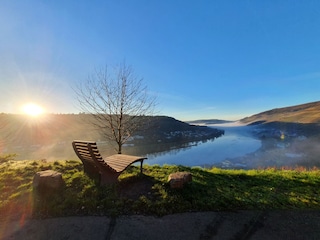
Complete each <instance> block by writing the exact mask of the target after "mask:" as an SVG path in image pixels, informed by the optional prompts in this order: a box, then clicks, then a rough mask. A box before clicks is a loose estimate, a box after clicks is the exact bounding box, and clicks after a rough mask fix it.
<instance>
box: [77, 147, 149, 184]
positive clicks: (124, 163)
mask: <svg viewBox="0 0 320 240" xmlns="http://www.w3.org/2000/svg"><path fill="white" fill-rule="evenodd" d="M72 146H73V149H74V151H75V153H76V154H77V156H78V157H79V158H80V160H81V161H82V163H83V166H84V172H85V173H86V174H87V175H88V176H89V177H91V178H93V179H95V180H96V181H98V183H99V184H100V185H104V184H109V183H115V182H117V181H118V177H119V175H120V174H121V173H122V172H123V171H124V170H126V168H127V167H129V166H130V165H131V164H133V163H136V162H140V173H142V164H143V160H145V159H147V158H146V157H139V156H132V155H125V154H115V155H112V156H109V157H106V158H103V157H102V156H101V155H100V153H99V149H98V146H97V144H96V142H93V141H73V142H72Z"/></svg>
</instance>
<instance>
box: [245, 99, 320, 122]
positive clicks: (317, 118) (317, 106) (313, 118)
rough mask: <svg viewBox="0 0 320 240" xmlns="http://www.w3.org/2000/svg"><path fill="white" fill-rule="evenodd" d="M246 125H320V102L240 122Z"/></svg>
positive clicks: (272, 111)
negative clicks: (277, 123)
mask: <svg viewBox="0 0 320 240" xmlns="http://www.w3.org/2000/svg"><path fill="white" fill-rule="evenodd" d="M240 121H241V122H243V123H246V124H252V123H259V122H260V123H262V122H275V121H277V122H293V123H320V101H317V102H311V103H305V104H300V105H296V106H290V107H283V108H275V109H272V110H269V111H265V112H261V113H258V114H255V115H252V116H250V117H246V118H243V119H241V120H240Z"/></svg>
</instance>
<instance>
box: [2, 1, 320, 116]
mask: <svg viewBox="0 0 320 240" xmlns="http://www.w3.org/2000/svg"><path fill="white" fill-rule="evenodd" d="M319 26H320V1H317V0H310V1H295V0H291V1H286V0H283V1H272V0H270V1H248V0H247V1H246V0H244V1H225V0H221V1H211V0H207V1H204V0H202V1H201V0H200V1H191V0H114V1H107V0H106V1H59V0H52V1H50V0H48V1H34V0H29V1H26V0H3V1H1V3H0V56H1V57H0V87H1V94H0V112H8V113H16V112H19V111H20V109H21V105H23V104H24V103H26V102H34V103H37V104H40V105H41V106H43V107H44V108H45V110H46V111H47V112H50V113H78V112H79V109H78V108H77V107H76V104H77V102H76V100H75V97H74V92H73V90H72V88H71V86H72V85H74V84H76V83H79V82H81V81H85V80H86V79H87V77H88V75H90V74H91V73H92V72H93V71H94V69H95V68H101V67H103V66H105V65H106V64H108V65H115V64H118V63H121V62H123V61H124V60H125V61H126V63H127V64H129V65H131V66H132V67H133V68H134V70H135V73H136V74H137V75H138V76H140V77H143V79H144V83H145V84H146V85H147V86H148V89H149V91H150V93H151V94H156V95H157V96H158V106H157V110H158V113H159V114H161V115H168V116H172V117H175V118H177V119H179V120H195V119H209V118H218V119H229V120H237V119H240V118H243V117H246V116H250V115H252V114H255V113H258V112H261V111H265V110H269V109H273V108H277V107H285V106H291V105H296V104H302V103H307V102H312V101H318V100H320V96H319V92H320V65H319V63H320V27H319Z"/></svg>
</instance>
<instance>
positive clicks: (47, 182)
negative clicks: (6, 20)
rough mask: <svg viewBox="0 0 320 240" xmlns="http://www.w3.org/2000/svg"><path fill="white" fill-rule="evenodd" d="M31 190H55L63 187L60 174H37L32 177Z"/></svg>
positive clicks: (44, 172)
mask: <svg viewBox="0 0 320 240" xmlns="http://www.w3.org/2000/svg"><path fill="white" fill-rule="evenodd" d="M32 184H33V188H35V189H38V190H44V189H48V190H57V189H60V188H62V187H63V186H64V184H65V183H64V181H63V179H62V174H61V173H59V172H56V171H53V170H45V171H41V172H37V173H36V174H35V175H34V177H33V183H32Z"/></svg>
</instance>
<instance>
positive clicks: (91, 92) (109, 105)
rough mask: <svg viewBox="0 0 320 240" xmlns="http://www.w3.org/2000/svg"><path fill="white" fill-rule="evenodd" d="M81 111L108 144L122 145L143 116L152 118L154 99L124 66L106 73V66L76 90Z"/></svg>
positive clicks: (127, 67)
mask: <svg viewBox="0 0 320 240" xmlns="http://www.w3.org/2000/svg"><path fill="white" fill-rule="evenodd" d="M75 92H76V95H77V99H78V102H79V104H80V109H81V111H83V112H85V113H88V114H91V116H92V120H93V121H91V123H92V124H94V125H95V126H96V127H97V129H98V130H99V131H100V132H101V133H102V134H103V135H104V136H105V137H106V138H107V139H109V140H112V141H115V142H116V143H117V149H116V150H117V152H118V153H119V154H121V152H122V145H123V144H124V143H125V142H126V141H127V140H128V139H129V138H130V137H131V136H132V134H134V132H135V131H137V130H140V129H141V127H142V126H143V121H144V117H145V116H150V115H153V111H154V107H155V100H156V99H155V97H154V96H151V95H149V94H148V92H147V87H146V86H145V85H144V84H143V79H142V78H138V77H137V76H136V75H135V74H134V71H133V69H132V67H131V66H128V65H126V64H125V63H123V64H121V65H119V66H118V67H115V68H113V69H112V71H109V68H108V66H106V67H105V68H102V69H99V70H96V71H95V72H94V74H93V75H91V76H90V77H88V79H87V81H86V82H85V83H83V84H80V85H79V86H78V87H77V89H76V90H75Z"/></svg>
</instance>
